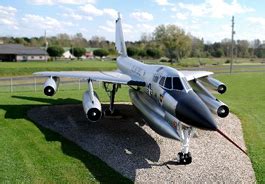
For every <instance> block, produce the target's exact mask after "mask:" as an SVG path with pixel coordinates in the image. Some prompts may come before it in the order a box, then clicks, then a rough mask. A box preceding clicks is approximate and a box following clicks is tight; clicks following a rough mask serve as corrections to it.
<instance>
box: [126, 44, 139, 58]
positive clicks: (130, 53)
mask: <svg viewBox="0 0 265 184" xmlns="http://www.w3.org/2000/svg"><path fill="white" fill-rule="evenodd" d="M138 53H139V50H138V49H137V48H136V47H133V46H130V47H127V54H128V56H130V57H133V56H137V55H138Z"/></svg>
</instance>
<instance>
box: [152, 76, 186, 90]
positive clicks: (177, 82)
mask: <svg viewBox="0 0 265 184" xmlns="http://www.w3.org/2000/svg"><path fill="white" fill-rule="evenodd" d="M158 80H159V77H158V76H156V75H155V76H154V78H153V81H154V82H158ZM159 85H160V86H161V87H163V88H166V89H169V90H180V91H182V90H186V91H188V90H190V89H191V87H190V85H189V83H188V81H187V80H186V78H185V77H178V76H174V77H165V76H161V77H160V80H159Z"/></svg>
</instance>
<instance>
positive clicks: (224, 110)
mask: <svg viewBox="0 0 265 184" xmlns="http://www.w3.org/2000/svg"><path fill="white" fill-rule="evenodd" d="M197 95H198V96H199V97H200V98H201V100H202V101H203V102H204V103H205V104H206V105H207V107H208V108H209V109H210V110H211V111H212V112H213V113H215V114H217V115H218V116H219V117H221V118H225V117H226V116H228V114H229V108H228V107H227V105H225V104H224V103H223V102H221V101H219V100H217V99H213V98H211V97H209V96H206V95H204V94H201V93H197Z"/></svg>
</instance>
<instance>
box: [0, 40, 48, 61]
mask: <svg viewBox="0 0 265 184" xmlns="http://www.w3.org/2000/svg"><path fill="white" fill-rule="evenodd" d="M47 59H48V53H47V52H46V51H45V50H43V49H40V48H36V47H26V46H24V45H19V44H0V61H46V60H47Z"/></svg>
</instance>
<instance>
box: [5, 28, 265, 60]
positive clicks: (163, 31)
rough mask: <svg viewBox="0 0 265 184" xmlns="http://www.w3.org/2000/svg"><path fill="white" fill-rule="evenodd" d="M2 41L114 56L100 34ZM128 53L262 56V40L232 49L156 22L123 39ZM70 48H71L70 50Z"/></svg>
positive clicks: (264, 43)
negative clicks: (133, 38)
mask: <svg viewBox="0 0 265 184" xmlns="http://www.w3.org/2000/svg"><path fill="white" fill-rule="evenodd" d="M0 40H2V41H4V43H14V44H23V45H26V46H34V47H46V41H47V42H48V43H49V47H48V49H47V52H48V53H49V55H50V56H52V57H60V56H61V55H62V53H63V52H64V50H63V48H65V47H67V48H69V50H70V52H72V54H73V55H75V56H76V57H77V58H79V57H81V56H82V55H83V54H84V53H85V52H86V50H85V48H88V47H90V48H99V49H96V50H94V55H96V56H99V57H103V56H107V55H116V52H115V44H114V42H111V41H108V40H106V39H105V38H104V37H100V36H92V37H91V38H90V39H89V40H88V39H86V38H84V37H83V35H82V33H77V34H75V35H72V36H71V35H68V34H66V33H62V34H58V35H57V36H51V37H47V38H45V37H44V36H42V37H33V38H28V37H1V38H0ZM126 44H127V53H128V55H129V56H133V57H138V58H155V59H159V58H161V57H163V56H165V57H166V58H167V59H166V60H168V61H170V62H178V61H179V60H181V59H182V58H183V57H230V56H231V52H233V55H234V56H235V57H240V58H265V41H260V40H259V39H255V40H252V41H248V40H236V41H234V43H233V44H234V49H233V51H231V40H230V39H223V40H221V41H220V42H215V43H209V42H206V43H205V42H204V40H203V38H197V37H195V36H193V35H191V34H189V33H186V32H185V30H183V29H181V28H180V27H178V26H176V25H160V26H158V27H156V29H155V30H154V31H153V32H152V33H150V34H146V33H144V34H142V36H141V38H140V40H139V41H135V42H127V43H126ZM70 48H72V49H70Z"/></svg>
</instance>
